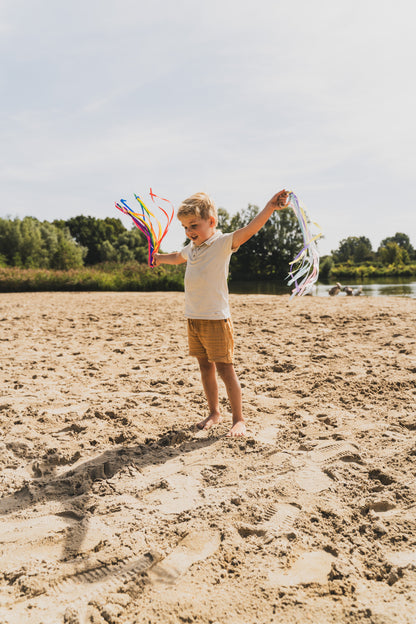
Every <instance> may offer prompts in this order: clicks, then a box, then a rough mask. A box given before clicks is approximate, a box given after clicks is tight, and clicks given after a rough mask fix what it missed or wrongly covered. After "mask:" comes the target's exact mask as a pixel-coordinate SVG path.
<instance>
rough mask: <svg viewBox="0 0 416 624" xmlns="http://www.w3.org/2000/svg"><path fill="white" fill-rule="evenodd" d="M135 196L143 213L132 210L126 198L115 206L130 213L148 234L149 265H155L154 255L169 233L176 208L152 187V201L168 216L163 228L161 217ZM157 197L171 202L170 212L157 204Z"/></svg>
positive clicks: (140, 227) (137, 224) (139, 226)
mask: <svg viewBox="0 0 416 624" xmlns="http://www.w3.org/2000/svg"><path fill="white" fill-rule="evenodd" d="M134 197H135V198H136V199H137V201H138V202H139V204H140V208H141V214H139V213H138V212H134V210H132V209H131V208H130V207H129V206H128V204H127V202H126V200H124V199H120V204H118V203H117V202H116V203H115V206H116V208H118V210H120V211H121V212H123V213H124V214H126V215H128V216H129V217H131V218H132V219H133V223H134V224H135V225H136V226H137V227H138V228H139V230H141V231H142V232H143V234H144V235H145V236H146V238H147V243H148V249H149V258H148V262H149V266H150V267H153V266H154V265H153V255H154V254H155V253H157V252H158V251H159V248H160V243H161V242H162V240H163V239H164V237H165V236H166V233H167V231H168V229H169V226H170V224H171V223H172V219H173V215H174V212H175V209H174V207H173V204H172V203H171V202H170V201H169V200H168V199H165V198H164V197H159V196H158V195H155V194H154V193H153V191H152V189H150V197H151V198H152V202H153V203H154V204H156V205H157V207H158V208H159V210H161V211H162V212H163V214H164V215H165V217H166V220H167V222H166V225H165V227H164V228H163V227H162V224H161V222H160V221H159V219H158V218H157V217H156V216H155V215H154V214H153V212H151V211H150V210H149V209H148V208H147V206H146V205H145V203H144V202H143V201H142V199H141V198H140V197H139V196H138V195H134ZM155 198H157V199H160V200H161V201H164V202H167V203H168V204H170V206H171V211H170V213H168V212H167V210H165V209H164V208H162V206H159V205H158V204H157V202H156V201H155Z"/></svg>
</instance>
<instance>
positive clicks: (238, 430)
mask: <svg viewBox="0 0 416 624" xmlns="http://www.w3.org/2000/svg"><path fill="white" fill-rule="evenodd" d="M216 367H217V371H218V374H219V376H220V377H221V379H222V380H223V382H224V384H225V388H226V390H227V395H228V399H229V401H230V403H231V411H232V414H233V426H232V427H231V429H230V431H229V432H228V434H227V435H228V436H231V437H234V436H243V435H245V434H246V424H245V421H244V417H243V408H242V402H241V386H240V382H239V381H238V377H237V375H236V372H235V370H234V366H233V365H232V364H226V363H224V362H216Z"/></svg>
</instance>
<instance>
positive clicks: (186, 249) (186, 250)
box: [180, 243, 191, 260]
mask: <svg viewBox="0 0 416 624" xmlns="http://www.w3.org/2000/svg"><path fill="white" fill-rule="evenodd" d="M190 248H191V243H189V244H188V245H186V247H184V248H183V249H182V250H181V252H180V254H181V256H182V258H184V259H185V260H188V256H189V250H190Z"/></svg>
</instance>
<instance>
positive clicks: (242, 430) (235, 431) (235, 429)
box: [227, 420, 246, 438]
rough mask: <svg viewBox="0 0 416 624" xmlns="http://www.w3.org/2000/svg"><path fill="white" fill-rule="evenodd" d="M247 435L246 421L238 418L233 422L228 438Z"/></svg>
mask: <svg viewBox="0 0 416 624" xmlns="http://www.w3.org/2000/svg"><path fill="white" fill-rule="evenodd" d="M245 435H246V423H245V422H244V420H238V421H237V422H236V423H234V424H233V426H232V427H231V429H230V431H229V432H228V433H227V437H228V438H239V437H241V436H245Z"/></svg>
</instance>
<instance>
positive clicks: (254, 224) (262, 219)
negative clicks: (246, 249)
mask: <svg viewBox="0 0 416 624" xmlns="http://www.w3.org/2000/svg"><path fill="white" fill-rule="evenodd" d="M288 197H289V193H288V191H285V190H282V191H279V192H278V193H276V195H274V196H273V197H272V198H271V199H270V200H269V201H268V202H267V204H266V205H265V207H264V208H263V210H262V211H261V212H259V214H258V215H256V216H255V217H254V219H253V220H252V221H250V223H249V224H248V225H246V226H244V227H243V228H241V229H239V230H236V231H235V232H234V234H233V249H237V247H240V245H243V244H244V243H246V242H247V241H248V240H249V239H250V238H251V237H252V236H254V234H257V232H258V231H259V230H261V228H262V227H263V225H264V224H265V223H266V222H267V221H268V220H269V219H270V217H271V216H272V214H273V212H274V211H275V210H282V208H285V207H286V204H287V199H288Z"/></svg>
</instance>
